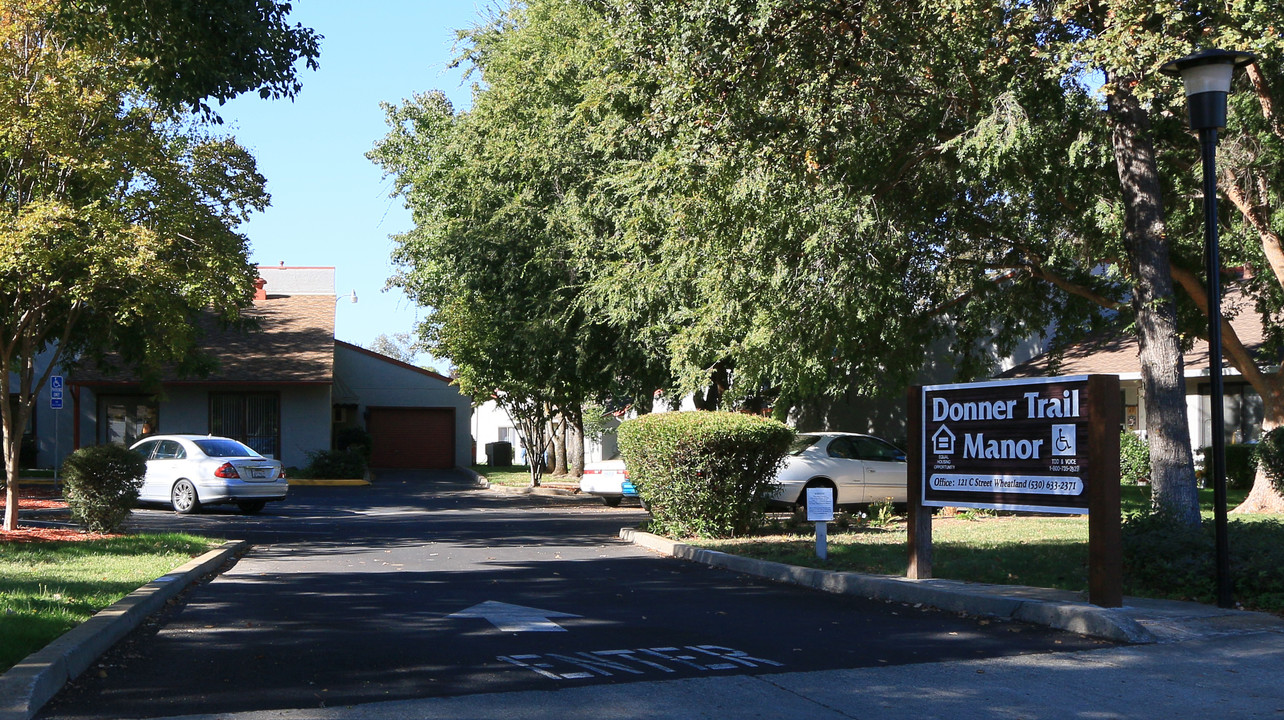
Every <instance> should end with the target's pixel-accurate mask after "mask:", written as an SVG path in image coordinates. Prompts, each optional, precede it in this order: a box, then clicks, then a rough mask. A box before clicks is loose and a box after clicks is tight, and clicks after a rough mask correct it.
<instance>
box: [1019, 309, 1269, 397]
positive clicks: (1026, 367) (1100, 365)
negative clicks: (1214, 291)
mask: <svg viewBox="0 0 1284 720" xmlns="http://www.w3.org/2000/svg"><path fill="white" fill-rule="evenodd" d="M1223 308H1224V312H1226V313H1227V314H1229V312H1232V311H1233V312H1235V317H1233V318H1231V327H1233V328H1235V334H1236V335H1238V336H1239V339H1240V342H1242V343H1244V346H1245V347H1247V348H1248V350H1249V352H1251V353H1252V354H1253V355H1254V356H1256V357H1257V358H1258V363H1259V364H1261V363H1266V364H1275V363H1276V362H1278V358H1263V357H1262V355H1261V354H1262V351H1263V347H1262V346H1263V344H1264V341H1265V332H1264V328H1263V326H1262V319H1261V316H1260V315H1258V313H1257V311H1256V310H1255V309H1254V308H1253V307H1252V305H1251V304H1249V303H1248V302H1247V301H1246V299H1245V298H1244V295H1243V293H1242V292H1240V291H1238V290H1232V291H1231V292H1229V293H1227V296H1226V297H1225V298H1224V300H1223ZM1137 350H1138V345H1137V338H1136V336H1134V335H1116V336H1109V337H1095V338H1089V339H1088V340H1084V341H1083V342H1080V343H1076V344H1074V345H1071V346H1070V347H1069V348H1067V349H1066V351H1065V353H1064V354H1063V355H1062V357H1061V363H1060V365H1058V366H1057V368H1056V373H1055V374H1057V375H1092V374H1098V373H1100V374H1108V375H1128V374H1139V373H1141V362H1140V361H1139V360H1138V359H1137ZM1224 354H1225V353H1223V355H1224ZM1049 359H1050V358H1049V355H1048V354H1044V355H1040V356H1039V357H1036V358H1034V359H1032V360H1030V361H1029V362H1025V363H1022V364H1021V365H1017V366H1016V367H1014V368H1012V369H1010V370H1007V371H1006V372H1003V373H1001V374H1000V375H999V377H1001V378H1022V377H1045V376H1047V375H1049V374H1052V373H1051V370H1050V368H1049ZM1183 361H1184V364H1185V367H1186V370H1187V372H1188V373H1189V372H1190V371H1192V370H1207V369H1208V341H1206V340H1196V341H1195V343H1194V345H1193V346H1192V347H1191V349H1190V350H1189V351H1187V352H1186V354H1185V355H1184V356H1183ZM1227 367H1229V365H1228V366H1227Z"/></svg>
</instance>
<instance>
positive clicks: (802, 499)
mask: <svg viewBox="0 0 1284 720" xmlns="http://www.w3.org/2000/svg"><path fill="white" fill-rule="evenodd" d="M813 488H829V493H830V495H833V497H834V501H833V504H834V510H837V509H838V489H837V488H835V487H834V484H833V483H831V482H829V481H828V480H812V481H811V482H809V483H807V486H806V487H804V488H803V489H802V491H801V492H799V493H798V502H796V503H794V507H796V508H797V509H798V512H800V513H802V514H803V515H806V514H807V491H808V490H811V489H813Z"/></svg>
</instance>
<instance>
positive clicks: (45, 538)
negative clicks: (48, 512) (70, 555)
mask: <svg viewBox="0 0 1284 720" xmlns="http://www.w3.org/2000/svg"><path fill="white" fill-rule="evenodd" d="M116 537H123V536H122V535H108V534H105V533H91V532H84V531H83V530H77V529H75V528H45V527H19V528H18V529H17V530H15V531H13V532H8V531H5V530H0V543H41V542H84V541H85V540H106V539H108V538H116Z"/></svg>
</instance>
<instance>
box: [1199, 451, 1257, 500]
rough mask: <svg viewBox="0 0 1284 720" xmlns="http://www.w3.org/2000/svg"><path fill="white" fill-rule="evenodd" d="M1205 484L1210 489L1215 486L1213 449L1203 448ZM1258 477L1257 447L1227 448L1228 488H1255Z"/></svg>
mask: <svg viewBox="0 0 1284 720" xmlns="http://www.w3.org/2000/svg"><path fill="white" fill-rule="evenodd" d="M1202 452H1203V453H1204V482H1205V483H1206V484H1207V486H1208V487H1212V485H1213V461H1212V457H1213V449H1212V448H1211V447H1206V448H1203V450H1202ZM1256 476H1257V446H1256V445H1241V444H1234V445H1227V446H1226V487H1228V488H1234V489H1237V490H1247V489H1249V488H1251V487H1253V478H1255V477H1256Z"/></svg>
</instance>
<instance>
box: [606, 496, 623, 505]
mask: <svg viewBox="0 0 1284 720" xmlns="http://www.w3.org/2000/svg"><path fill="white" fill-rule="evenodd" d="M623 499H624V498H623V497H620V496H617V495H606V496H603V498H602V502H604V503H606V506H607V507H619V506H620V501H621V500H623Z"/></svg>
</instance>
